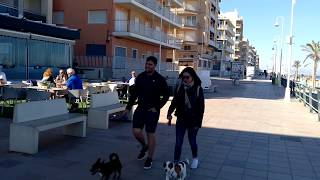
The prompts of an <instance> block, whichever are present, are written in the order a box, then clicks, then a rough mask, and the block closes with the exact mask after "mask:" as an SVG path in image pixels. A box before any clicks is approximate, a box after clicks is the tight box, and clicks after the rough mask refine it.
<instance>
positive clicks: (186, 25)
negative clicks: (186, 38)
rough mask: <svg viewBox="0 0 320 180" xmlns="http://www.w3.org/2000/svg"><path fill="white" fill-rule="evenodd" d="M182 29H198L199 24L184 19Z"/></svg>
mask: <svg viewBox="0 0 320 180" xmlns="http://www.w3.org/2000/svg"><path fill="white" fill-rule="evenodd" d="M182 27H184V28H191V29H196V28H197V27H198V24H197V22H194V21H190V20H187V19H182Z"/></svg>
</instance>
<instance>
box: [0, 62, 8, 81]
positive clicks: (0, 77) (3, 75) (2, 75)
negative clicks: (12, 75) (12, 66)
mask: <svg viewBox="0 0 320 180" xmlns="http://www.w3.org/2000/svg"><path fill="white" fill-rule="evenodd" d="M4 84H7V77H6V73H4V72H3V71H2V66H0V85H4Z"/></svg>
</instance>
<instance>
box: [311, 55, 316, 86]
mask: <svg viewBox="0 0 320 180" xmlns="http://www.w3.org/2000/svg"><path fill="white" fill-rule="evenodd" d="M316 75H317V61H316V60H315V59H314V61H313V75H312V88H315V87H316Z"/></svg>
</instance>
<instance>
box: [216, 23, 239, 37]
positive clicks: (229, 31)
mask: <svg viewBox="0 0 320 180" xmlns="http://www.w3.org/2000/svg"><path fill="white" fill-rule="evenodd" d="M218 30H221V31H226V32H228V33H229V34H230V35H231V36H235V35H236V33H235V32H234V31H233V28H231V27H230V26H223V25H219V26H218Z"/></svg>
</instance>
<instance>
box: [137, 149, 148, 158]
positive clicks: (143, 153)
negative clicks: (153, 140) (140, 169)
mask: <svg viewBox="0 0 320 180" xmlns="http://www.w3.org/2000/svg"><path fill="white" fill-rule="evenodd" d="M147 151H148V146H144V147H142V149H141V151H140V153H139V155H138V157H137V159H138V160H143V159H144V158H145V157H146V152H147Z"/></svg>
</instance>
